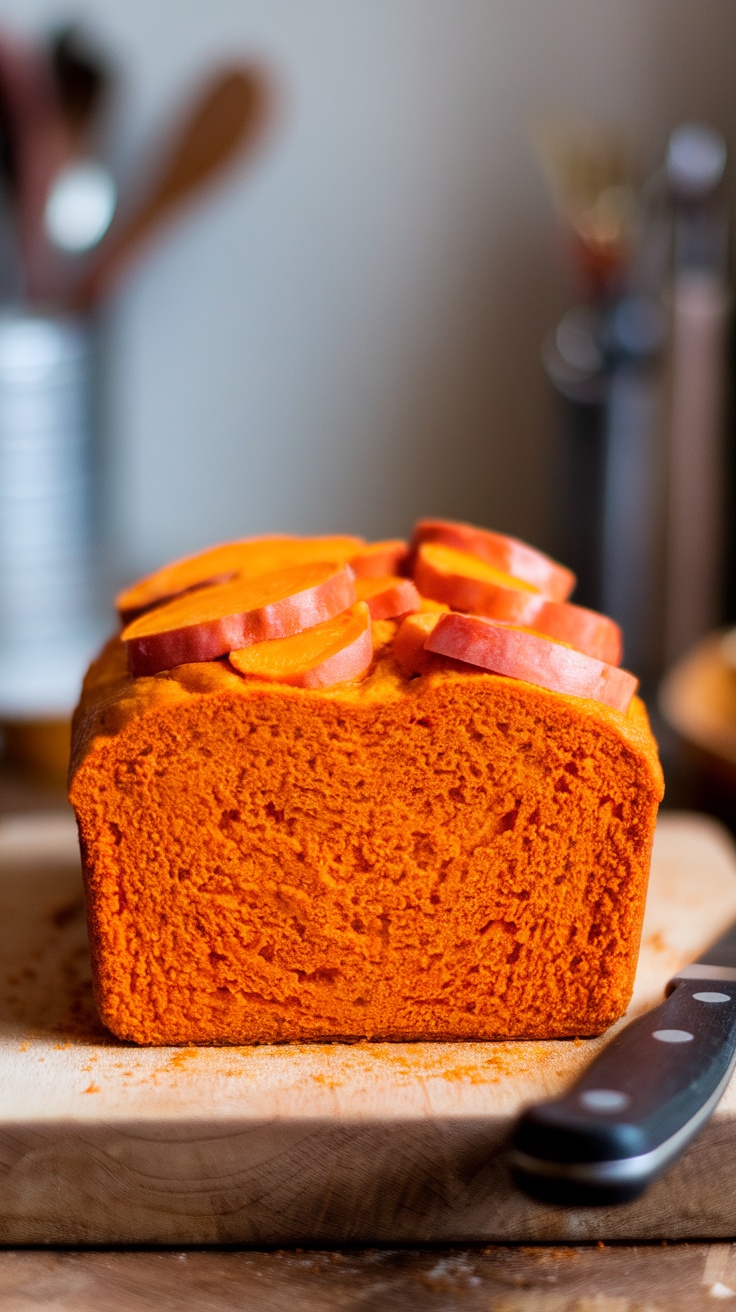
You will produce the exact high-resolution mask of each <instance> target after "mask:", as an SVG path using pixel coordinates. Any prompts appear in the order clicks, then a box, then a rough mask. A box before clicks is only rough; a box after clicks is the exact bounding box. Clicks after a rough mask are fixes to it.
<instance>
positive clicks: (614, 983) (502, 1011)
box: [70, 584, 662, 1044]
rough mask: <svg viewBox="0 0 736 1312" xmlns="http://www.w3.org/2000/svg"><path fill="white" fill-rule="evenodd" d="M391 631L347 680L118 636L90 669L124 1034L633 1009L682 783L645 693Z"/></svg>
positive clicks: (336, 1031)
mask: <svg viewBox="0 0 736 1312" xmlns="http://www.w3.org/2000/svg"><path fill="white" fill-rule="evenodd" d="M167 586H168V584H167ZM217 586H219V587H222V586H223V585H222V584H219V585H217ZM164 604H170V603H169V602H165V603H164ZM364 604H365V603H364ZM402 604H406V603H405V602H404V603H402ZM434 610H435V612H436V614H437V615H440V617H443V616H444V613H445V611H446V606H444V605H443V604H441V603H436V604H435V607H434ZM428 613H430V614H431V613H432V612H431V611H428ZM435 618H436V616H435ZM479 622H480V623H481V624H491V623H492V621H490V620H488V619H482V620H480V621H479ZM149 627H150V626H149ZM396 627H397V625H396V622H394V621H390V620H388V621H386V620H384V621H378V622H374V623H373V653H372V655H371V657H370V666H369V668H368V670H367V673H365V674H364V676H363V677H360V678H353V679H352V680H349V681H347V682H343V683H336V684H332V685H331V686H327V687H320V686H293V684H291V683H289V682H283V681H279V679H278V678H276V679H274V678H263V677H258V676H257V675H256V676H253V675H247V674H246V675H244V674H242V673H240V672H238V670H237V669H236V668H235V667H234V665H233V663H232V662H231V661H230V660H229V659H228V657H227V656H226V655H225V656H219V657H215V658H211V659H204V660H198V661H196V662H189V663H184V664H180V665H178V666H176V667H175V668H172V669H168V670H159V671H157V672H156V673H153V674H143V675H141V674H138V675H131V674H130V673H129V668H128V659H126V642H125V641H123V640H121V638H119V637H116V638H114V639H113V640H112V641H111V642H110V643H109V644H108V646H107V647H106V648H105V650H104V651H103V653H102V655H101V656H100V658H99V659H98V660H97V661H96V662H95V664H94V665H93V666H92V668H91V670H90V671H89V674H88V676H87V679H86V681H85V685H84V691H83V694H82V699H81V702H80V706H79V708H78V710H77V714H76V717H75V722H74V733H73V756H72V763H71V772H70V796H71V801H72V804H73V806H74V809H75V812H76V815H77V819H78V823H79V833H80V841H81V848H82V856H83V867H84V876H85V884H86V894H87V908H88V923H89V934H90V943H91V948H92V958H93V969H94V982H95V991H96V998H97V1003H98V1007H99V1011H100V1014H101V1017H102V1019H103V1021H104V1022H105V1024H106V1025H107V1026H108V1027H109V1028H110V1030H112V1031H113V1033H114V1034H116V1035H118V1036H119V1037H120V1038H122V1039H131V1040H134V1041H135V1042H137V1043H144V1044H180V1043H251V1042H261V1043H273V1042H282V1041H298V1040H337V1039H342V1040H355V1039H362V1038H368V1039H397V1040H398V1039H403V1040H406V1039H443V1040H447V1039H481V1038H482V1039H490V1038H514V1037H525V1038H539V1039H543V1038H549V1037H560V1036H566V1035H592V1034H598V1033H600V1032H601V1031H603V1030H604V1029H605V1028H606V1027H607V1026H609V1025H610V1024H611V1023H612V1022H613V1021H615V1020H616V1019H617V1018H618V1017H620V1016H621V1015H622V1013H623V1012H624V1010H625V1009H626V1006H627V1004H628V1001H629V998H630V995H631V990H632V986H633V980H634V972H635V968H636V960H637V953H638V947H639V938H640V932H641V924H642V916H643V911H644V902H645V896H646V887H647V877H648V870H649V859H650V852H651V844H652V838H653V831H654V822H655V816H656V811H657V805H658V802H659V800H660V797H661V793H662V776H661V771H660V768H659V763H658V759H657V752H656V746H655V743H654V740H653V738H652V736H651V733H650V730H649V726H648V723H647V718H646V713H645V710H644V708H643V706H642V704H641V703H640V702H639V701H638V699H636V698H634V699H633V700H632V701H631V703H630V705H629V706H628V709H627V710H626V711H622V710H619V709H614V708H613V707H611V706H608V705H605V704H603V703H602V702H601V701H599V700H597V699H593V698H591V697H583V696H577V695H571V694H569V693H564V692H559V691H554V690H551V689H550V688H548V687H540V686H536V685H535V684H534V683H533V682H528V681H525V680H522V679H520V678H512V677H508V676H507V675H504V674H498V673H494V672H489V671H488V670H484V669H482V668H480V667H477V666H474V665H469V664H463V663H462V662H461V661H460V660H457V659H454V658H451V657H447V656H444V655H441V654H436V653H435V654H433V655H432V654H431V653H426V654H425V657H424V663H423V672H415V671H414V670H412V669H411V667H410V666H409V667H407V662H406V659H404V660H403V664H399V662H398V661H397V659H396V654H397V653H396V651H395V650H394V638H395V633H396ZM425 628H426V630H427V631H429V629H430V628H431V623H428V624H427V625H426V626H425ZM127 632H129V631H128V630H126V633H127ZM515 632H517V631H515ZM502 636H503V635H502ZM277 641H278V640H277ZM129 645H130V643H129V641H128V646H129ZM553 645H554V644H553ZM562 650H563V652H564V651H566V650H567V648H565V647H563V648H562ZM129 654H130V653H129V652H128V653H127V655H128V657H129ZM573 655H575V656H577V653H573Z"/></svg>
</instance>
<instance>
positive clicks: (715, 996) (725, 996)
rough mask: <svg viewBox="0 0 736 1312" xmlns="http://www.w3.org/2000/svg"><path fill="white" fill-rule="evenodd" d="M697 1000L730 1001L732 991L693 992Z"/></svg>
mask: <svg viewBox="0 0 736 1312" xmlns="http://www.w3.org/2000/svg"><path fill="white" fill-rule="evenodd" d="M693 997H694V998H695V1001H696V1002H730V1001H731V994H730V993H693Z"/></svg>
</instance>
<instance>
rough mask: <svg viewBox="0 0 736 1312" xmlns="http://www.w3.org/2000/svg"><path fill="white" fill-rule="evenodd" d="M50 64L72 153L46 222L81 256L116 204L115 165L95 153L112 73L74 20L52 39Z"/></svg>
mask: <svg viewBox="0 0 736 1312" xmlns="http://www.w3.org/2000/svg"><path fill="white" fill-rule="evenodd" d="M51 66H52V69H53V75H54V84H55V88H56V95H57V98H58V102H59V107H60V109H61V113H62V115H63V118H64V122H65V125H66V130H67V133H68V137H69V148H70V153H71V156H72V158H71V159H70V160H69V162H68V163H67V164H66V165H65V166H64V167H63V168H62V169H61V170H60V172H59V173H58V174H57V176H56V178H54V180H53V182H52V185H51V188H50V190H49V194H48V197H47V200H46V208H45V211H44V221H45V226H46V234H47V236H48V239H49V241H50V242H51V243H52V245H54V246H56V247H57V248H58V249H59V250H60V251H63V252H65V253H67V254H71V255H77V256H78V255H79V254H81V253H82V252H84V251H87V250H91V249H92V247H93V246H96V245H97V243H98V242H99V241H100V240H101V239H102V237H103V236H104V235H105V233H106V232H107V229H108V228H109V226H110V223H111V222H112V218H113V215H114V213H115V207H116V204H117V188H116V185H115V179H114V177H113V173H112V170H111V169H110V167H109V166H108V165H107V164H106V163H104V162H103V161H102V160H100V159H97V158H95V152H94V150H93V148H92V141H91V138H92V137H93V135H94V133H93V129H94V126H95V123H96V120H97V118H98V117H99V114H100V110H101V108H102V105H103V103H104V100H105V99H106V96H107V94H108V92H109V84H110V79H111V74H110V70H109V68H108V66H107V63H106V61H105V60H104V58H103V56H102V55H100V54H99V53H98V52H97V50H96V49H95V48H94V47H92V46H91V45H90V43H89V41H88V40H87V39H86V38H85V35H84V33H83V31H82V30H81V29H80V28H79V27H77V26H76V25H74V24H71V25H69V26H67V27H64V28H62V29H61V30H60V31H59V32H58V33H57V34H56V35H55V37H54V38H53V40H52V42H51Z"/></svg>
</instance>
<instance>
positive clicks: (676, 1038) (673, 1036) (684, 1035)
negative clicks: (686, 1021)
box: [652, 1030, 694, 1043]
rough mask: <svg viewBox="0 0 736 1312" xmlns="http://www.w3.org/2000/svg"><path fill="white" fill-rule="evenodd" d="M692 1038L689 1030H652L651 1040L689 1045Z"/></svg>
mask: <svg viewBox="0 0 736 1312" xmlns="http://www.w3.org/2000/svg"><path fill="white" fill-rule="evenodd" d="M693 1037H694V1036H693V1035H692V1034H691V1033H690V1031H689V1030H653V1032H652V1038H653V1039H659V1042H660V1043H689V1042H690V1040H691V1039H692V1038H693Z"/></svg>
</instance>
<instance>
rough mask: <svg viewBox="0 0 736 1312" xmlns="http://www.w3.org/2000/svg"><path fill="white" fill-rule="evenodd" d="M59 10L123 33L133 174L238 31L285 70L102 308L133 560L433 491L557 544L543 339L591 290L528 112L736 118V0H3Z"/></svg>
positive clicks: (111, 480) (650, 136)
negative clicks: (209, 189) (242, 160)
mask: <svg viewBox="0 0 736 1312" xmlns="http://www.w3.org/2000/svg"><path fill="white" fill-rule="evenodd" d="M62 18H63V19H68V18H79V19H80V20H83V21H85V22H89V23H91V24H92V26H93V28H94V29H96V30H97V31H98V32H99V33H100V35H101V36H102V37H103V38H104V40H105V43H106V44H108V45H109V46H110V47H111V48H112V49H113V50H115V51H117V54H118V58H119V62H120V66H121V69H122V71H123V73H124V75H125V113H124V114H123V115H120V116H119V120H120V121H121V122H123V123H124V124H126V125H127V126H126V134H127V135H126V136H125V138H124V140H123V141H122V143H121V148H120V149H121V161H120V162H121V166H122V168H123V171H124V169H125V164H126V160H128V159H130V160H132V159H133V158H134V157H137V156H138V153H139V151H140V149H141V147H144V146H145V144H146V140H147V138H148V136H149V134H151V132H152V130H153V128H154V126H155V128H156V129H157V130H158V128H159V127H160V124H161V121H162V119H163V120H165V119H166V117H167V116H168V115H171V113H172V112H173V111H174V110H175V108H176V105H177V103H178V99H179V97H180V96H181V95H182V93H183V92H184V91H185V90H186V89H187V87H188V86H189V85H190V84H191V83H192V82H193V81H194V80H195V79H197V78H198V77H200V76H201V75H202V73H203V72H204V71H205V70H206V68H207V66H208V65H209V64H210V63H211V62H212V61H214V60H216V59H217V58H218V57H220V56H223V55H225V56H241V55H243V54H245V55H254V56H257V57H259V58H260V59H261V60H262V61H263V62H264V64H265V65H266V66H268V67H270V68H271V70H272V72H273V74H274V76H275V77H276V79H277V82H278V83H279V85H280V87H281V109H280V115H279V121H278V123H277V124H276V125H275V127H274V129H273V131H272V133H271V137H270V140H269V141H268V143H267V145H266V147H265V149H264V150H263V151H262V153H261V155H260V156H259V158H258V160H257V161H256V162H255V164H250V165H248V166H245V167H243V168H242V169H241V170H240V171H239V173H237V174H236V175H235V177H234V178H233V179H231V180H230V181H228V182H226V183H224V184H223V185H222V186H221V187H220V189H219V191H218V192H217V194H216V196H215V198H214V199H208V200H206V201H205V202H204V203H202V204H201V205H199V206H198V207H197V208H196V209H194V210H193V211H191V212H190V213H188V214H187V216H186V218H185V219H184V221H183V222H181V223H180V224H179V225H178V226H177V228H176V229H175V231H174V232H172V233H171V234H170V236H169V237H168V239H167V240H166V241H165V242H162V243H160V244H158V245H157V246H156V247H154V248H153V249H151V251H150V252H149V253H148V254H147V256H146V259H145V261H144V262H143V263H142V264H141V265H140V266H138V267H137V268H136V271H135V274H134V276H133V277H132V278H131V280H130V281H129V283H128V284H127V285H126V288H125V290H124V291H123V292H122V293H121V295H120V296H119V297H118V298H117V300H116V303H115V305H114V307H113V308H112V310H111V311H110V312H109V313H108V315H107V322H106V323H105V325H104V343H103V344H104V349H105V358H106V401H105V412H106V415H107V419H108V432H107V434H106V450H107V454H106V479H105V483H106V498H107V523H108V531H109V535H110V540H111V544H112V547H113V557H114V560H115V573H116V574H117V576H118V577H120V578H122V577H124V576H126V575H135V574H137V573H140V572H142V571H144V570H146V569H148V568H149V567H152V566H154V565H155V564H157V563H158V562H160V561H161V560H163V559H166V558H168V557H170V556H172V555H173V554H178V553H182V552H185V551H188V550H190V549H193V548H196V547H197V546H199V545H202V544H205V543H207V542H210V541H214V540H217V539H222V538H227V537H229V536H236V535H240V534H248V533H256V532H260V531H265V530H275V529H292V530H294V529H299V530H304V531H316V530H330V529H332V530H334V529H350V530H357V531H360V532H363V533H366V534H370V535H371V536H375V537H377V536H384V535H393V534H396V533H402V532H405V531H406V530H407V529H408V528H409V526H410V523H411V520H412V518H413V517H414V516H416V515H419V514H422V513H423V514H430V513H433V514H434V513H440V514H444V515H447V516H456V517H463V518H468V519H472V520H476V521H479V522H482V523H486V524H489V525H493V526H495V527H498V528H500V529H503V530H506V531H510V532H513V533H516V534H518V535H520V536H523V537H527V538H530V539H531V540H533V541H535V542H537V543H538V544H539V545H542V546H544V545H548V532H549V523H550V509H551V507H550V505H549V500H548V498H549V492H548V489H549V487H550V485H551V484H550V479H549V471H550V468H551V465H552V463H553V462H554V454H555V453H554V426H553V424H552V423H551V407H552V400H551V397H550V394H549V390H548V384H547V382H546V380H545V378H544V375H543V373H542V370H541V367H540V364H539V347H540V341H541V338H542V336H543V334H544V332H545V331H546V330H547V329H548V328H549V327H550V325H551V324H553V323H554V321H555V318H556V316H558V315H559V313H560V311H561V310H562V309H563V308H564V307H565V305H566V304H568V303H569V301H570V299H571V296H572V295H574V292H573V289H572V287H571V282H570V277H569V274H568V271H567V269H566V267H565V264H564V260H563V259H562V257H561V256H560V253H559V250H558V243H557V241H556V235H555V227H554V221H553V218H552V214H551V206H550V202H549V199H548V197H547V195H546V193H545V189H544V185H543V183H542V181H541V179H540V176H539V174H538V170H537V167H536V165H535V161H534V158H533V155H532V152H531V149H530V146H529V135H528V133H529V122H530V119H531V118H532V116H533V115H534V114H535V112H538V111H539V110H544V109H548V108H550V107H551V108H562V109H572V110H580V111H583V112H585V113H586V114H592V115H594V116H597V117H599V118H601V119H602V120H604V121H606V122H609V123H613V124H620V125H621V126H622V127H623V128H624V129H626V130H629V131H630V132H631V134H632V136H633V137H634V138H635V140H636V142H637V143H638V146H639V149H640V151H641V154H642V159H643V161H644V163H645V164H654V163H656V161H657V160H658V159H659V158H660V157H661V155H662V152H663V149H664V144H665V141H666V138H667V134H668V132H669V130H670V129H671V127H672V126H673V125H674V124H675V123H676V122H677V121H678V120H681V119H683V118H696V119H704V120H706V121H708V122H709V123H711V124H712V125H713V126H714V127H716V128H718V129H720V130H721V131H722V132H723V134H724V135H725V137H726V139H727V140H728V141H729V142H730V141H732V139H733V125H734V118H735V111H736V104H735V103H734V102H735V101H736V90H735V88H736V6H734V4H733V2H732V0H698V3H697V4H695V3H693V2H692V0H268V3H267V4H264V3H262V0H124V3H123V2H122V0H77V3H75V4H74V5H73V6H70V4H69V3H68V2H65V3H61V2H60V0H0V20H1V21H3V22H6V23H8V24H15V25H17V26H18V27H20V28H21V29H22V28H30V29H33V28H34V27H36V26H38V25H40V24H48V23H50V22H53V21H59V20H60V19H62Z"/></svg>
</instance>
